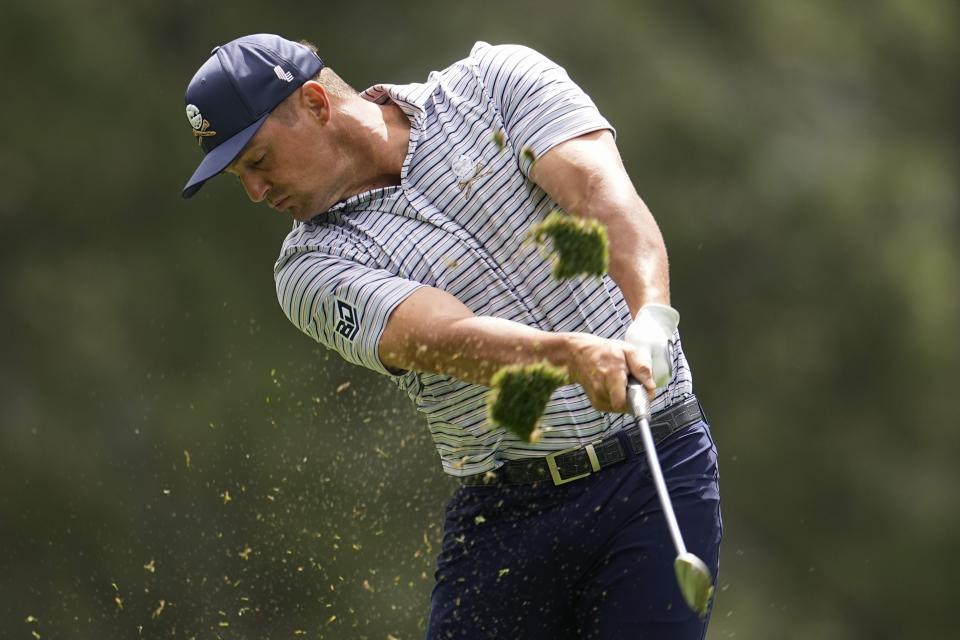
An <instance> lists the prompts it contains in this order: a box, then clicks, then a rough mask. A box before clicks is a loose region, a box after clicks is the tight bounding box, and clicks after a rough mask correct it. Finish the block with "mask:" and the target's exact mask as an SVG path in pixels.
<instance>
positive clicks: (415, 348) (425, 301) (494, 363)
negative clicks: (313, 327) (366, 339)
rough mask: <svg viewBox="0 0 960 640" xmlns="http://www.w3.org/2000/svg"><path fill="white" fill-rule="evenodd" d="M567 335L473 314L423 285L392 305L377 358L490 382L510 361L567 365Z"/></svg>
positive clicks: (400, 365) (395, 365) (403, 367)
mask: <svg viewBox="0 0 960 640" xmlns="http://www.w3.org/2000/svg"><path fill="white" fill-rule="evenodd" d="M571 336H572V334H565V333H550V332H547V331H540V330H538V329H534V328H531V327H527V326H525V325H522V324H520V323H517V322H512V321H509V320H504V319H502V318H494V317H491V316H475V315H473V314H472V313H471V312H470V311H469V309H467V308H466V307H465V306H463V305H462V304H461V303H460V302H459V301H457V300H456V299H454V298H452V296H449V295H448V294H446V293H444V292H442V291H439V290H437V289H432V288H427V287H424V288H423V289H419V290H418V291H416V292H415V293H414V294H413V295H411V296H410V298H408V299H407V300H405V301H404V302H403V303H402V304H401V305H400V306H399V307H398V308H397V309H396V310H395V311H394V313H393V315H392V316H391V318H390V321H389V323H388V324H387V328H386V330H385V331H384V334H383V337H382V338H381V341H380V358H381V360H382V361H383V363H384V364H385V365H387V366H388V367H390V368H393V369H401V370H416V371H423V372H429V373H442V374H445V375H449V376H452V377H454V378H458V379H460V380H464V381H466V382H470V383H473V384H479V385H483V386H489V384H490V378H491V377H492V376H493V374H494V373H496V372H497V371H498V370H500V369H501V368H502V367H504V366H507V365H511V364H529V363H533V362H540V361H544V360H546V361H548V362H550V363H551V364H554V365H556V366H560V367H566V366H567V365H568V363H569V354H570V344H569V343H570V341H571Z"/></svg>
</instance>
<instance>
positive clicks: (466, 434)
mask: <svg viewBox="0 0 960 640" xmlns="http://www.w3.org/2000/svg"><path fill="white" fill-rule="evenodd" d="M362 96H363V97H364V98H365V99H367V100H370V101H372V102H374V103H377V104H386V103H388V102H393V103H394V104H396V105H398V106H399V107H400V108H401V109H402V110H403V112H404V113H405V114H406V115H407V116H408V117H409V118H410V124H411V128H410V142H409V146H408V151H407V155H406V158H405V160H404V162H403V167H402V170H401V173H400V184H399V185H396V186H390V187H385V188H379V189H374V190H371V191H367V192H364V193H361V194H358V195H356V196H353V197H351V198H349V199H347V200H345V201H343V202H339V203H337V204H336V205H334V206H333V207H331V208H330V209H329V210H327V211H326V212H324V213H321V214H319V215H317V216H316V217H314V218H313V219H312V220H310V221H308V222H304V223H295V224H294V228H293V230H292V231H291V232H290V234H289V235H288V236H287V238H286V240H285V241H284V243H283V248H282V250H281V253H280V257H279V259H278V260H277V263H276V265H275V269H274V273H275V278H276V285H277V295H278V298H279V301H280V305H281V306H282V308H283V310H284V312H285V313H286V314H287V316H288V317H289V318H290V320H291V321H292V322H293V324H295V325H296V326H297V327H299V328H300V329H301V330H302V331H303V332H304V333H306V334H307V335H309V336H310V337H311V338H313V339H314V340H316V341H318V342H320V343H321V344H323V345H324V346H326V347H328V348H330V349H333V350H335V351H337V352H338V353H339V354H340V355H341V356H343V357H344V358H345V359H346V360H348V361H349V362H352V363H354V364H357V365H361V366H364V367H368V368H370V369H373V370H374V371H378V372H380V373H382V374H384V375H387V376H390V377H391V378H392V379H393V380H394V381H395V382H396V383H397V384H398V385H399V386H400V388H402V389H403V390H404V391H405V392H406V393H407V394H408V395H409V396H410V398H411V399H412V400H413V402H414V403H415V405H416V407H417V409H418V410H419V411H420V412H421V413H422V414H423V415H424V416H425V417H426V420H427V424H428V426H429V429H430V433H431V434H432V436H433V441H434V443H435V444H436V447H437V451H438V453H439V454H440V458H441V461H442V463H443V467H444V470H445V471H446V472H447V473H448V474H450V475H453V476H464V475H471V474H475V473H481V472H484V471H488V470H491V469H495V468H496V467H498V466H499V465H501V464H502V463H503V462H504V461H507V460H516V459H523V458H529V457H532V456H543V455H545V454H546V453H548V452H550V451H556V450H560V449H565V448H568V447H571V446H576V445H579V444H583V443H586V442H588V441H590V440H592V439H594V438H597V437H598V436H600V435H601V434H605V433H607V432H610V433H612V432H613V431H614V430H617V429H620V428H623V427H624V426H625V425H626V424H628V421H629V423H632V421H633V420H634V419H633V418H632V417H631V416H624V415H620V414H611V413H603V412H600V411H597V410H595V409H594V408H593V407H592V406H591V405H590V401H589V400H588V398H587V396H586V394H585V393H584V392H583V390H582V388H581V387H580V386H579V385H568V386H564V387H561V388H559V389H557V390H556V392H554V394H553V395H552V397H551V398H550V402H549V404H548V405H547V409H546V412H545V413H544V416H543V418H542V420H541V428H542V429H543V431H544V436H543V438H542V439H541V440H540V441H539V442H537V443H536V444H531V443H529V442H525V441H522V440H520V439H518V438H517V437H516V436H514V435H513V434H512V433H509V432H507V431H506V430H504V429H500V428H496V427H494V426H493V425H491V424H490V422H489V420H488V417H487V409H486V401H487V394H488V393H489V389H488V388H486V387H482V386H478V385H473V384H468V383H466V382H463V381H461V380H457V379H455V378H452V377H450V376H447V375H441V374H436V373H423V372H419V371H406V372H396V371H390V370H388V369H387V368H386V367H385V366H384V364H383V362H381V361H380V358H379V356H378V344H379V341H380V337H381V335H382V334H383V331H384V328H385V326H386V324H387V320H388V318H389V317H390V314H391V312H392V311H393V310H394V309H395V308H396V307H397V306H398V305H399V304H400V303H401V302H402V301H403V300H404V299H405V298H406V297H407V296H409V295H410V294H411V293H413V292H414V291H415V290H416V289H417V288H419V287H422V286H431V287H436V288H438V289H442V290H444V291H446V292H448V293H450V294H451V295H453V296H454V297H456V298H457V299H458V300H460V301H461V302H463V304H465V305H466V306H467V307H469V308H470V309H471V310H472V311H473V312H474V313H475V314H476V315H484V316H495V317H498V318H504V319H507V320H512V321H514V322H519V323H522V324H524V325H527V326H529V327H535V328H537V329H542V330H544V331H579V332H585V333H591V334H593V335H597V336H603V337H606V338H616V339H622V338H623V335H624V333H625V331H626V328H627V325H628V324H629V323H630V320H631V318H630V311H629V309H628V308H627V305H626V303H625V301H624V298H623V295H622V293H621V292H620V289H619V288H618V287H617V285H616V284H615V283H614V282H613V280H612V279H610V277H609V276H604V277H603V278H586V277H584V278H578V279H574V280H569V281H563V282H558V281H556V280H554V279H553V278H552V276H551V274H550V265H549V264H547V263H546V261H545V260H544V259H543V258H542V257H541V256H540V255H539V253H538V251H537V249H536V248H535V247H532V246H530V245H529V244H527V243H524V241H523V240H524V234H525V233H526V232H527V230H528V229H529V228H530V226H531V225H533V224H534V223H536V222H538V221H541V220H543V218H544V217H545V216H546V215H547V214H548V213H549V212H550V211H551V210H553V209H555V208H557V204H556V203H555V202H553V201H552V200H551V199H550V197H549V196H547V194H546V193H545V192H544V191H543V190H542V189H541V188H540V187H538V186H537V185H536V184H535V183H534V182H533V181H531V180H530V177H529V172H530V168H531V165H532V161H533V160H534V158H536V157H539V156H542V155H543V154H544V153H546V152H547V151H549V150H550V149H551V148H553V147H554V146H556V145H557V144H559V143H561V142H563V141H565V140H569V139H571V138H574V137H577V136H580V135H583V134H585V133H588V132H591V131H596V130H599V129H611V130H612V127H611V126H610V124H609V123H608V122H607V121H606V119H604V118H603V116H601V115H600V113H599V111H598V110H597V108H596V106H595V105H594V104H593V102H592V101H591V100H590V98H589V97H588V96H587V95H586V94H585V93H584V92H583V91H582V90H581V89H580V88H579V87H578V86H577V85H576V84H574V83H573V82H572V81H571V80H570V78H569V77H568V75H567V73H566V71H564V69H563V68H561V67H560V66H558V65H557V64H555V63H553V62H551V61H550V60H548V59H547V58H545V57H544V56H542V55H541V54H539V53H537V52H535V51H533V50H531V49H529V48H527V47H523V46H516V45H502V46H491V45H489V44H487V43H484V42H478V43H477V44H476V45H475V46H474V47H473V50H472V51H471V52H470V56H469V57H467V58H466V59H464V60H461V61H459V62H456V63H454V64H453V65H451V66H450V67H448V68H446V69H444V70H443V71H439V72H432V73H431V74H430V76H429V78H428V80H427V82H425V83H422V84H408V85H387V84H383V85H375V86H373V87H371V88H369V89H367V90H366V91H365V92H363V94H362ZM676 338H677V340H676V342H675V346H674V349H673V364H674V371H675V375H674V378H673V380H672V382H671V383H670V384H669V385H668V386H667V387H664V388H662V389H660V390H658V394H657V398H656V400H655V401H654V403H653V406H652V408H653V410H659V409H662V408H664V407H667V406H669V405H671V404H673V403H675V402H678V401H679V400H681V399H683V398H686V397H687V396H689V395H690V394H692V392H693V390H692V386H693V385H692V378H691V375H690V370H689V368H688V366H687V362H686V359H685V358H684V355H683V351H682V349H681V347H680V342H679V336H676Z"/></svg>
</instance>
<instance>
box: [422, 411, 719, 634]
mask: <svg viewBox="0 0 960 640" xmlns="http://www.w3.org/2000/svg"><path fill="white" fill-rule="evenodd" d="M657 451H658V453H659V458H660V464H661V466H662V467H663V472H664V477H665V478H666V482H667V487H668V488H669V490H670V496H671V498H672V500H673V507H674V511H676V515H677V519H678V520H679V523H680V530H681V531H682V533H683V537H684V541H685V542H686V544H687V547H688V549H689V550H690V551H691V552H692V553H695V554H696V555H698V556H699V557H700V558H702V559H703V561H704V562H706V564H707V566H708V567H709V568H710V570H711V572H712V574H713V576H714V580H716V576H717V570H718V568H719V566H718V565H719V552H720V537H721V533H722V524H721V521H720V492H719V484H718V470H717V450H716V446H715V445H714V442H713V439H712V437H711V436H710V430H709V427H708V425H707V424H706V423H704V422H699V423H697V424H695V425H691V426H689V427H686V428H684V429H681V430H680V431H678V432H677V433H675V434H673V435H671V436H670V437H669V438H667V439H665V440H664V441H662V442H661V443H660V444H658V445H657ZM675 557H676V552H675V551H674V549H673V544H672V542H671V539H670V533H669V531H668V529H667V525H666V523H665V521H664V519H663V512H662V510H661V509H660V503H659V501H658V500H657V493H656V488H655V487H654V485H653V481H652V479H651V478H650V472H649V466H648V465H647V461H646V458H645V457H644V455H643V454H640V455H639V456H637V457H635V458H633V459H630V460H627V461H626V462H622V463H620V464H616V465H613V466H611V467H609V468H606V469H603V470H602V471H600V472H599V473H596V474H594V475H592V476H589V477H587V478H583V479H581V480H577V481H575V482H571V483H569V484H565V485H561V486H554V485H553V484H552V483H549V482H541V483H537V484H533V485H512V486H500V485H486V486H470V487H460V488H459V489H458V490H457V491H456V492H455V493H454V495H453V497H452V498H451V499H450V502H449V503H448V504H447V510H446V520H445V523H444V533H443V549H442V550H441V552H440V555H439V558H438V559H437V571H436V586H435V587H434V590H433V596H432V608H431V613H430V622H429V626H428V630H427V638H428V640H446V639H450V638H461V639H467V638H469V639H474V638H523V639H524V640H537V639H539V638H543V639H548V638H549V639H550V640H566V639H570V640H573V639H578V640H579V639H586V638H590V639H598V640H601V639H602V640H615V639H620V638H623V639H627V638H629V639H630V640H638V639H660V638H663V639H666V638H670V639H671V640H683V639H688V638H689V639H693V638H697V639H702V638H703V637H704V636H705V634H706V629H707V620H706V619H701V618H698V617H697V616H696V614H694V613H693V612H692V611H691V610H690V609H689V608H687V606H686V604H685V603H684V600H683V597H682V596H681V594H680V590H679V588H678V587H677V582H676V578H675V576H674V572H673V560H674V558H675Z"/></svg>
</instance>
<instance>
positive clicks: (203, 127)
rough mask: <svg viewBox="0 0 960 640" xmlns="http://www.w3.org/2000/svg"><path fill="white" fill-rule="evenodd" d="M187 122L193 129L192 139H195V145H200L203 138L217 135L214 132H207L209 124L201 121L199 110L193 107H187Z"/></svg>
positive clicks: (189, 105) (190, 105)
mask: <svg viewBox="0 0 960 640" xmlns="http://www.w3.org/2000/svg"><path fill="white" fill-rule="evenodd" d="M187 120H189V121H190V126H191V127H193V137H194V138H196V139H197V144H200V143H202V142H203V139H204V138H207V137H209V136H215V135H217V132H216V131H210V130H209V129H210V123H209V122H208V121H206V120H204V119H203V116H202V115H200V109H198V108H197V107H196V106H195V105H192V104H188V105H187Z"/></svg>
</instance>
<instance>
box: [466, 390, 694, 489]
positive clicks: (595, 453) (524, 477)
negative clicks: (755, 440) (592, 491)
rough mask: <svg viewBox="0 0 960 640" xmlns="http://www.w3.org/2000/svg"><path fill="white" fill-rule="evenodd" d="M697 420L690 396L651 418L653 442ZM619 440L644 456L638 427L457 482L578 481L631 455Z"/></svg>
mask: <svg viewBox="0 0 960 640" xmlns="http://www.w3.org/2000/svg"><path fill="white" fill-rule="evenodd" d="M700 420H704V417H703V411H702V410H701V409H700V403H699V402H698V401H697V398H696V396H690V397H689V398H687V399H686V400H684V401H683V402H681V403H680V404H677V405H674V406H672V407H670V408H669V409H664V410H663V411H658V412H657V413H655V414H653V416H652V417H651V419H650V431H651V432H652V433H653V441H654V442H659V441H661V440H663V439H664V438H666V437H667V436H669V435H670V434H671V433H674V432H675V431H679V430H680V429H682V428H684V427H686V426H688V425H691V424H693V423H695V422H699V421H700ZM621 440H624V441H626V442H629V444H630V446H631V447H632V448H633V454H632V455H637V454H640V453H643V450H644V446H643V438H642V437H641V435H640V426H639V425H637V426H633V427H628V428H626V429H624V430H622V431H621V432H619V433H615V434H613V435H612V436H607V437H605V438H602V439H601V440H597V441H594V442H591V443H588V444H585V445H581V446H577V447H573V448H572V449H564V450H563V451H555V452H553V453H551V454H548V455H546V456H544V457H542V458H533V459H531V460H511V461H510V462H505V463H504V464H503V465H502V466H500V467H499V468H498V469H496V470H495V471H488V472H486V473H478V474H475V475H472V476H465V477H463V478H460V483H461V484H464V485H482V484H531V483H534V482H539V481H541V480H552V481H553V483H554V484H564V483H566V482H571V481H573V480H579V479H580V478H585V477H586V476H588V475H590V474H591V473H593V472H596V471H600V469H603V468H604V467H609V466H610V465H614V464H617V463H618V462H623V461H624V460H626V459H627V458H629V457H630V455H631V454H630V452H628V451H625V450H624V447H623V445H622V444H621Z"/></svg>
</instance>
